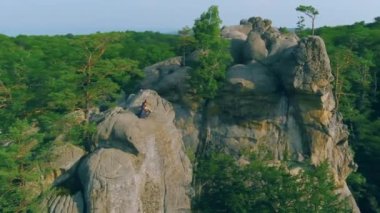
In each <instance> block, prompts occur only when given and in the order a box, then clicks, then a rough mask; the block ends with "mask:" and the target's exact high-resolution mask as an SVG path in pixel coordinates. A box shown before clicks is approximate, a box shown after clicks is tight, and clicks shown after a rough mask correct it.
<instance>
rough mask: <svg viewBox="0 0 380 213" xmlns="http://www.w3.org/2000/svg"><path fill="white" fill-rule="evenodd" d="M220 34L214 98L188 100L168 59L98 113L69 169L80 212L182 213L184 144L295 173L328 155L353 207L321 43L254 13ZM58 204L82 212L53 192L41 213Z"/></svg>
mask: <svg viewBox="0 0 380 213" xmlns="http://www.w3.org/2000/svg"><path fill="white" fill-rule="evenodd" d="M222 34H223V36H225V37H226V38H228V39H230V40H231V54H232V56H233V58H234V62H235V64H234V65H232V66H231V67H230V68H229V70H228V71H227V74H226V84H225V86H224V87H223V88H222V90H221V91H220V93H219V94H218V96H217V97H216V98H215V99H214V100H212V101H208V102H205V103H203V104H201V105H194V103H193V102H192V99H191V94H190V93H188V85H187V79H188V72H189V71H191V68H190V67H183V66H182V64H183V63H181V58H180V57H176V58H172V59H168V60H166V61H163V62H160V63H158V64H155V65H152V66H150V67H147V68H146V69H145V73H146V76H147V77H146V78H145V79H144V80H143V82H142V83H141V88H142V89H151V90H142V91H140V92H139V93H138V94H137V95H135V96H130V97H129V98H128V100H127V101H126V103H125V106H123V108H122V107H118V108H115V109H113V110H111V111H108V112H106V113H104V114H101V115H97V117H96V120H97V121H98V131H97V135H96V137H94V147H95V150H94V151H93V152H91V153H89V154H88V155H87V156H86V157H85V158H84V159H82V160H81V161H80V163H79V166H78V169H77V170H76V171H77V172H76V174H77V176H79V180H80V183H81V187H82V188H81V191H82V192H81V193H83V198H82V201H83V206H84V207H83V208H84V210H85V211H86V212H126V210H127V211H128V212H188V211H190V194H191V193H190V192H191V187H190V182H191V172H192V170H191V165H190V162H189V160H188V158H187V156H186V155H185V154H184V150H185V147H186V149H187V152H192V153H195V152H197V154H203V153H207V152H209V151H211V150H223V151H225V152H227V153H230V154H231V155H234V156H235V157H236V158H239V157H241V156H242V155H241V154H242V151H245V150H257V151H258V152H267V153H269V154H270V155H271V156H272V158H273V160H274V161H277V162H280V161H284V160H286V161H291V162H297V164H296V165H297V166H298V168H294V169H299V168H302V166H307V165H308V164H309V162H310V163H311V164H313V165H318V164H320V163H321V162H323V161H328V162H329V163H330V165H331V171H332V173H333V174H334V178H335V181H336V183H337V185H338V186H339V187H340V193H341V194H342V196H347V197H350V199H351V201H352V205H353V209H354V211H355V212H357V211H359V210H358V209H357V207H356V204H355V201H354V200H353V198H352V196H351V193H350V191H349V190H348V188H347V185H346V178H347V176H348V175H349V174H350V173H351V171H352V170H355V169H356V164H355V163H354V162H353V156H352V153H351V151H350V148H349V145H348V131H347V128H346V126H345V125H344V124H343V122H342V118H341V116H340V114H339V113H338V112H337V111H336V110H335V98H334V96H333V92H332V84H331V82H332V81H333V76H332V74H331V68H330V61H329V58H328V55H327V53H326V48H325V45H324V42H323V40H322V39H321V38H319V37H316V36H310V37H306V38H304V39H299V38H298V37H297V36H296V35H295V34H293V33H286V34H284V33H280V32H279V31H278V30H277V29H276V28H274V27H272V26H271V22H270V21H269V20H262V19H261V18H258V17H254V18H250V19H248V20H247V21H242V22H241V24H240V25H237V26H231V27H224V28H223V30H222ZM188 60H197V59H196V57H188ZM186 64H189V63H186ZM190 64H191V63H190ZM153 90H155V91H157V93H158V94H160V95H161V96H163V97H164V98H165V99H167V100H169V101H170V102H172V103H169V102H168V101H166V100H165V99H163V98H161V97H160V96H159V95H158V94H157V93H156V92H154V91H153ZM145 99H146V100H147V101H148V103H150V104H151V106H150V107H151V109H152V113H151V115H150V116H149V117H148V118H144V119H141V118H138V117H137V116H136V114H137V113H138V110H139V106H140V104H141V103H142V102H143V101H144V100H145ZM75 196H78V195H75ZM79 200H80V199H79ZM74 201H75V202H74ZM63 202H67V203H68V204H67V205H70V206H75V205H74V204H75V203H77V204H78V205H77V206H79V207H78V208H79V209H80V208H81V207H80V206H81V201H78V199H77V197H75V199H74V196H73V197H62V196H61V197H55V198H54V199H52V201H51V202H49V203H50V204H49V205H50V209H57V208H58V207H59V206H60V205H61V204H60V203H63ZM53 204H54V205H53ZM62 205H63V204H62ZM51 212H60V211H56V210H54V211H51ZM61 212H62V211H61ZM72 212H74V211H72Z"/></svg>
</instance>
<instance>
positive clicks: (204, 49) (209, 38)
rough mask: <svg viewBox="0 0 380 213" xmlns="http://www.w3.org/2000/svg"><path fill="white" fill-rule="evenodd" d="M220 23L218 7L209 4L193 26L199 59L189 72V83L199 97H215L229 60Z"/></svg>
mask: <svg viewBox="0 0 380 213" xmlns="http://www.w3.org/2000/svg"><path fill="white" fill-rule="evenodd" d="M221 23H222V21H221V19H220V18H219V11H218V7H217V6H211V7H210V8H209V9H208V10H207V12H205V13H203V14H202V15H201V17H200V18H199V19H196V20H195V23H194V26H193V31H194V38H195V41H196V47H197V49H198V51H199V52H198V53H199V60H198V61H197V63H196V64H195V67H194V70H193V71H192V72H191V73H190V85H191V86H192V88H193V90H194V93H195V94H196V95H197V96H198V97H200V98H205V99H210V98H214V97H215V95H216V92H217V90H218V89H219V87H220V85H221V82H222V81H223V80H224V77H225V72H226V68H227V65H228V64H229V63H230V61H231V56H230V54H229V51H228V43H227V41H226V40H224V39H223V38H222V37H221V32H220V25H221Z"/></svg>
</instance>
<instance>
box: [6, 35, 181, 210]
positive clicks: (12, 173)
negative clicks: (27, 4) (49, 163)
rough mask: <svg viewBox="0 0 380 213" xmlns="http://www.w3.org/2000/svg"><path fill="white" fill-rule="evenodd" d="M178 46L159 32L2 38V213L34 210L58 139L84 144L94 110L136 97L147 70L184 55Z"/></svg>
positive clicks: (92, 127) (171, 38) (173, 38)
mask: <svg viewBox="0 0 380 213" xmlns="http://www.w3.org/2000/svg"><path fill="white" fill-rule="evenodd" d="M177 40H178V36H176V35H163V34H159V33H153V32H144V33H136V32H114V33H97V34H92V35H83V36H74V35H71V34H68V35H65V36H23V35H20V36H17V37H7V36H4V35H0V121H1V122H0V158H1V162H0V185H1V187H0V212H20V211H25V210H26V208H29V206H30V203H31V202H32V199H33V198H34V197H35V195H38V194H40V193H41V192H42V191H43V190H44V189H43V188H42V184H40V183H41V181H43V180H42V179H41V178H42V177H43V175H44V173H45V172H46V171H44V168H43V166H41V164H43V162H45V161H46V160H47V159H48V156H49V154H48V153H49V148H50V147H51V146H52V144H53V143H56V142H53V140H54V139H55V138H56V137H57V136H58V135H59V134H62V133H65V134H66V140H68V141H70V142H71V143H74V144H77V145H81V146H85V145H86V143H85V142H86V140H87V139H88V138H89V136H90V134H91V132H93V131H94V126H93V125H92V124H90V123H88V122H87V121H88V116H89V112H90V111H91V110H94V107H100V110H104V109H107V108H108V107H110V106H112V105H114V104H115V103H116V102H117V101H118V99H119V98H120V97H121V95H122V94H128V93H130V92H131V91H133V90H134V89H135V87H136V83H137V82H138V81H139V80H140V79H142V77H143V72H142V68H143V67H145V66H147V65H150V64H153V63H156V62H158V61H161V60H163V59H166V58H169V57H172V56H175V55H178V54H177V52H176V50H175V47H176V45H177ZM78 120H79V122H78ZM87 148H89V147H87Z"/></svg>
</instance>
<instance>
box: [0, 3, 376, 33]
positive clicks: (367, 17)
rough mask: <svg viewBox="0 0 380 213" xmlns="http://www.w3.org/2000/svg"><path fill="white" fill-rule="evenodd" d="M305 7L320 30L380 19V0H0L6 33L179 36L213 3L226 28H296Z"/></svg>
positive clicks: (0, 19)
mask: <svg viewBox="0 0 380 213" xmlns="http://www.w3.org/2000/svg"><path fill="white" fill-rule="evenodd" d="M300 4H303V5H313V6H314V7H315V8H317V9H318V10H319V13H320V15H319V16H318V17H317V19H316V25H317V26H325V25H328V26H335V25H344V24H353V23H355V22H358V21H365V22H372V21H373V19H374V18H375V17H377V16H380V0H219V1H216V0H0V34H6V35H12V36H14V35H18V34H27V35H30V34H34V35H36V34H38V35H43V34H49V35H53V34H67V33H73V34H88V33H94V32H97V31H100V32H109V31H126V30H135V31H145V30H151V31H160V32H176V31H177V30H178V29H181V28H182V27H183V26H186V25H188V26H192V25H193V23H194V19H196V18H198V17H199V16H200V14H201V13H202V12H204V11H206V10H207V8H208V7H209V6H211V5H218V6H219V12H220V17H221V18H222V20H223V25H234V24H238V23H239V21H240V20H241V19H244V18H249V17H252V16H261V17H263V18H267V19H271V20H272V22H273V25H274V26H277V27H281V26H282V27H291V28H293V27H295V25H296V22H297V16H299V15H301V14H300V13H298V12H296V11H295V8H296V7H297V6H298V5H300ZM307 21H309V20H307ZM307 24H309V22H307ZM308 26H309V25H308Z"/></svg>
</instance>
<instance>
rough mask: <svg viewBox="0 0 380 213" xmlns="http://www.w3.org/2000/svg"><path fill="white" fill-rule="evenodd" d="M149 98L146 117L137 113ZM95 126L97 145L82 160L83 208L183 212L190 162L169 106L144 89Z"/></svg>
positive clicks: (186, 209) (188, 208)
mask: <svg viewBox="0 0 380 213" xmlns="http://www.w3.org/2000/svg"><path fill="white" fill-rule="evenodd" d="M144 100H147V101H148V103H149V108H150V109H151V110H152V112H151V114H150V115H149V116H148V117H147V118H138V117H137V116H136V114H137V112H138V110H139V107H140V105H141V103H142V102H143V101H144ZM127 105H128V106H127V109H126V110H123V109H121V108H117V109H116V110H114V111H112V112H110V113H108V114H106V115H105V117H104V120H103V121H102V122H101V123H99V125H98V137H97V138H96V142H97V147H98V148H97V149H96V151H95V152H93V153H91V154H90V155H88V156H87V157H86V159H85V160H84V161H82V162H81V165H80V168H79V175H80V180H81V183H82V185H83V186H84V196H85V203H86V207H87V212H126V211H128V212H187V211H189V210H190V198H189V196H188V192H189V190H190V183H191V172H192V170H191V164H190V161H189V160H188V158H187V156H186V155H185V153H184V149H183V142H182V137H181V134H180V132H179V131H178V130H177V129H176V127H175V126H174V123H173V119H174V116H175V114H174V110H173V107H172V105H171V104H170V103H169V102H167V101H165V100H164V99H162V98H161V97H159V96H158V95H157V93H156V92H154V91H151V90H146V91H143V92H141V93H139V94H138V95H136V96H134V97H131V98H130V99H129V100H128V102H127Z"/></svg>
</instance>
